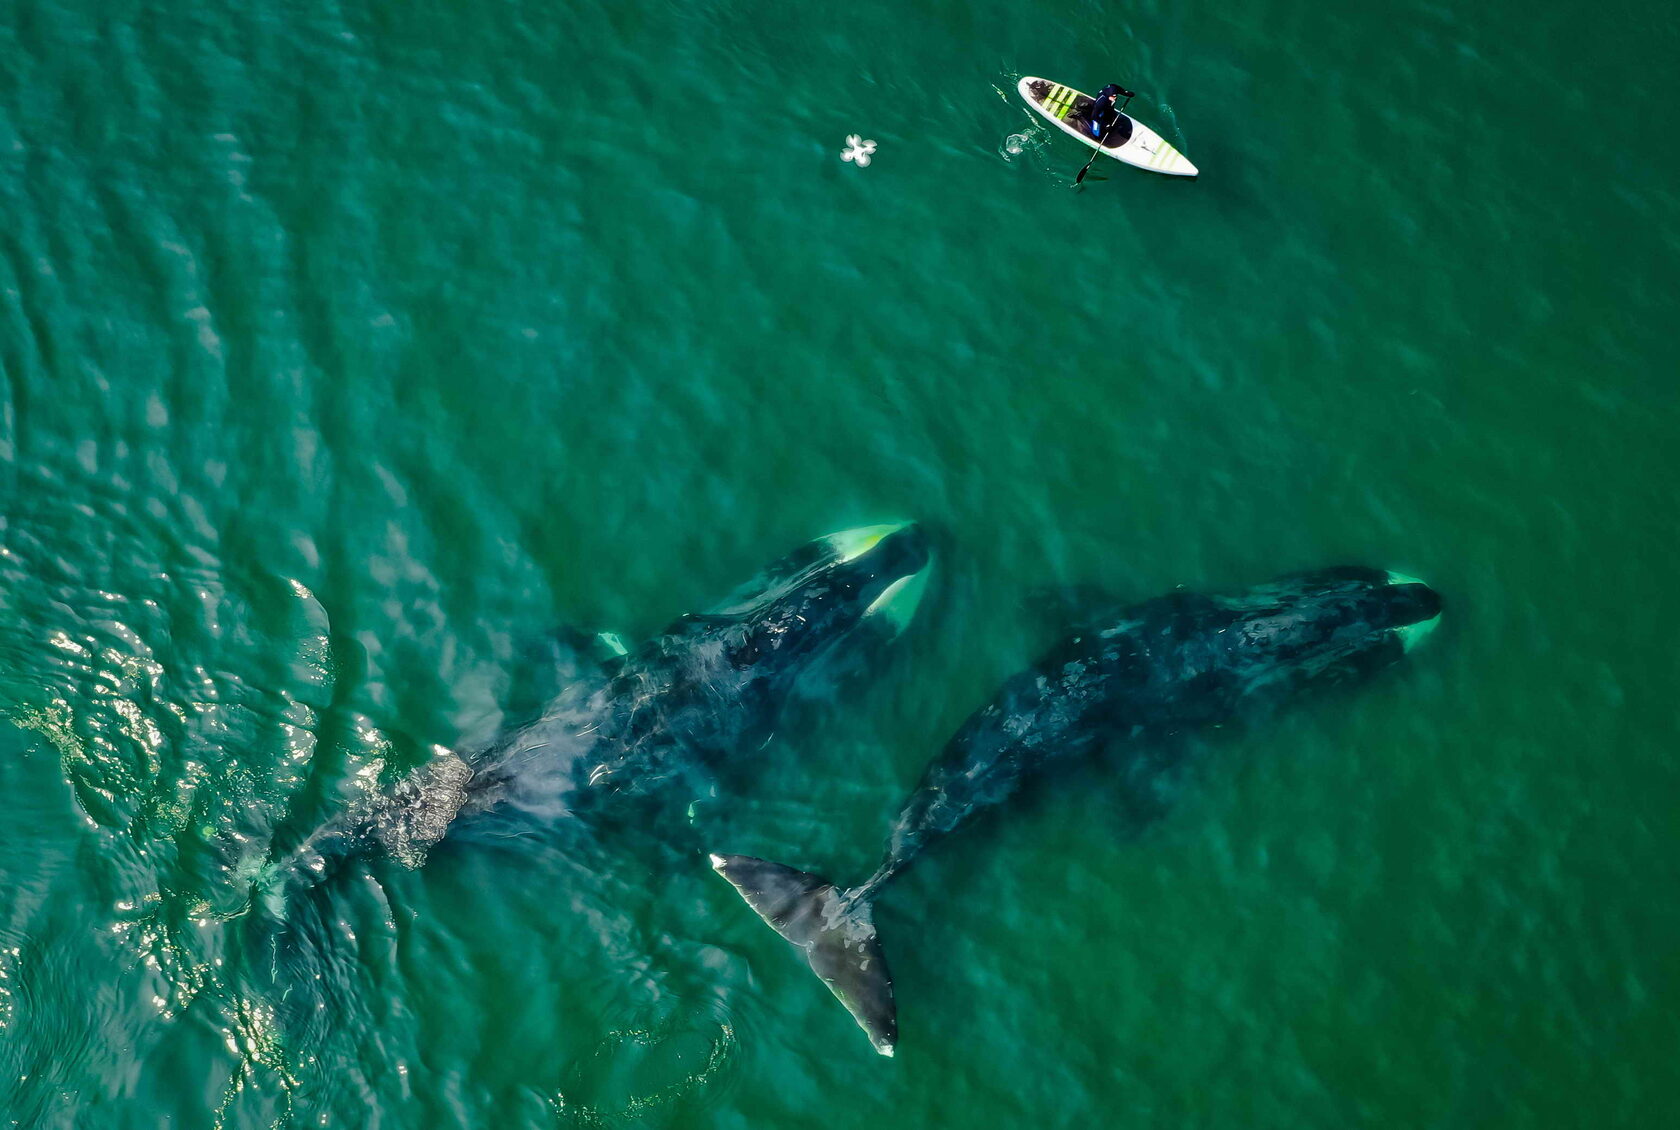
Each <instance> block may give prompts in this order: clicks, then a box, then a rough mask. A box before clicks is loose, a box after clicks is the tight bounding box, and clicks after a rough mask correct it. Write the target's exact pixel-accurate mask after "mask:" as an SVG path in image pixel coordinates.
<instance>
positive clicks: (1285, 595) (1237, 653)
mask: <svg viewBox="0 0 1680 1130" xmlns="http://www.w3.org/2000/svg"><path fill="white" fill-rule="evenodd" d="M1440 611H1441V602H1440V598H1439V597H1438V596H1437V595H1436V593H1435V592H1434V590H1433V589H1431V588H1429V587H1428V586H1427V585H1424V584H1422V583H1421V582H1418V581H1415V580H1413V579H1412V578H1410V577H1404V576H1400V575H1398V574H1393V573H1387V572H1383V571H1380V570H1375V569H1365V568H1357V567H1348V568H1337V569H1328V570H1321V571H1317V572H1312V573H1303V574H1299V575H1294V576H1289V577H1284V578H1280V579H1279V580H1276V581H1273V582H1271V583H1270V584H1265V585H1261V586H1259V587H1257V588H1251V589H1248V590H1247V591H1244V592H1237V593H1232V594H1227V595H1219V596H1212V595H1197V594H1192V593H1183V592H1181V593H1173V594H1170V595H1168V596H1163V597H1159V598H1157V599H1154V600H1150V601H1146V602H1144V603H1142V604H1138V605H1135V606H1132V607H1130V608H1125V609H1121V610H1119V611H1117V612H1112V613H1109V614H1107V615H1105V616H1102V617H1100V618H1098V619H1096V620H1094V621H1093V622H1092V624H1091V626H1088V627H1086V628H1083V629H1080V630H1078V631H1076V632H1075V633H1073V634H1072V635H1070V636H1068V637H1067V638H1065V639H1064V640H1062V641H1061V642H1060V643H1059V644H1057V645H1056V646H1055V647H1054V648H1053V649H1052V650H1051V651H1050V652H1049V654H1047V655H1046V656H1044V658H1043V659H1042V660H1040V661H1039V662H1038V663H1037V664H1035V665H1034V666H1033V667H1032V668H1030V669H1029V670H1027V671H1024V672H1022V673H1020V674H1018V675H1016V676H1014V677H1013V678H1011V679H1010V680H1009V681H1008V682H1006V683H1005V684H1004V685H1003V687H1002V689H1001V690H999V691H998V693H997V695H996V697H995V698H993V699H992V701H991V702H990V703H988V704H987V705H986V706H984V707H982V708H981V709H980V710H979V711H977V712H976V713H975V714H973V715H971V716H970V717H969V719H968V720H967V721H966V722H965V723H964V724H963V725H962V727H961V728H960V729H959V730H958V731H957V733H956V734H955V736H953V737H952V738H951V740H950V742H949V743H948V744H947V745H946V747H945V749H944V751H943V752H942V753H941V754H940V756H939V757H937V758H936V759H935V760H934V761H933V763H932V764H930V765H929V766H928V768H927V771H926V773H925V774H924V776H923V777H922V781H921V783H920V784H919V785H918V786H917V787H916V789H915V791H914V792H912V793H911V794H910V796H909V798H908V799H907V800H906V801H905V802H904V805H903V807H902V809H901V810H900V812H899V815H898V819H897V820H896V821H895V822H894V824H893V827H892V832H891V835H890V836H889V837H888V840H887V848H886V857H885V859H884V860H883V861H882V863H881V865H880V867H879V868H878V869H877V870H876V871H875V873H874V874H873V875H871V876H870V877H869V878H868V879H867V880H865V881H864V882H863V883H861V884H859V885H858V886H856V887H853V888H851V889H849V890H843V889H840V888H837V887H835V886H834V885H833V884H832V883H830V882H829V881H828V880H827V879H824V878H823V877H822V876H820V875H815V874H811V873H809V872H805V871H800V870H796V869H795V868H792V867H787V866H784V865H782V864H779V863H771V862H768V861H766V860H762V859H755V858H753V857H751V856H744V855H713V856H712V857H711V861H712V866H713V867H715V868H716V869H717V870H718V871H719V872H720V873H721V874H722V875H723V877H724V878H726V879H728V880H729V881H730V882H731V883H732V884H734V886H735V888H736V889H737V890H738V891H739V892H740V893H741V895H742V897H743V898H745V899H746V900H747V903H748V904H749V905H750V906H751V907H752V908H753V909H754V910H755V911H757V912H758V913H759V915H760V916H761V917H763V918H764V920H765V921H766V922H768V923H769V924H770V926H771V927H773V928H774V929H775V930H776V931H777V932H778V933H779V934H781V935H782V937H784V938H786V939H787V940H788V941H790V942H792V943H793V944H794V945H795V946H797V947H799V949H800V950H801V951H802V952H803V954H804V956H805V958H806V959H807V960H808V961H809V962H810V965H811V968H812V970H813V971H815V972H816V974H817V976H818V977H820V978H821V979H822V980H823V982H824V983H825V984H827V985H828V987H829V989H830V990H831V991H832V992H833V993H834V995H835V996H836V997H837V998H839V1000H840V1003H841V1004H843V1005H845V1006H846V1008H847V1010H848V1011H850V1012H851V1014H852V1016H853V1018H854V1019H856V1020H857V1022H858V1024H859V1025H860V1026H861V1027H862V1028H863V1030H864V1032H865V1033H866V1034H867V1035H868V1037H869V1040H870V1042H871V1043H872V1044H874V1046H875V1049H876V1050H877V1051H879V1052H880V1053H881V1054H882V1055H892V1054H893V1049H894V1047H895V1046H896V1044H897V1042H898V1015H897V1009H896V1006H895V1004H894V1000H893V984H892V977H891V974H890V973H889V972H888V970H887V962H886V957H885V955H884V954H883V952H882V949H881V943H880V939H879V937H878V936H877V934H876V930H875V925H874V922H873V918H872V914H871V906H872V904H873V902H874V900H875V898H876V896H877V895H878V894H879V893H880V891H881V890H882V888H884V887H885V886H886V885H887V884H888V883H890V882H891V881H892V880H893V879H894V878H896V877H897V876H898V875H899V874H901V873H902V872H903V871H904V869H905V868H906V867H908V866H909V865H910V863H911V861H912V860H914V859H915V858H916V857H917V856H918V855H920V853H921V852H922V851H924V850H925V849H926V848H927V847H928V846H929V845H930V844H932V843H934V842H935V841H937V840H939V839H941V838H943V837H945V836H947V835H949V834H950V833H952V832H954V831H956V830H957V829H958V828H960V827H962V826H963V825H965V824H966V823H968V822H969V821H970V820H971V819H972V818H973V817H974V816H975V815H976V814H978V813H980V812H983V811H985V810H986V809H989V808H993V807H995V806H997V805H1000V804H1003V803H1004V802H1005V801H1007V800H1009V799H1010V798H1011V797H1012V796H1014V795H1015V794H1016V792H1017V790H1018V789H1019V788H1020V787H1021V785H1022V784H1023V783H1024V782H1025V781H1027V780H1028V779H1029V778H1031V777H1034V776H1036V775H1039V774H1042V773H1044V772H1045V771H1046V770H1048V769H1050V768H1051V767H1052V766H1053V765H1055V764H1056V763H1057V762H1066V761H1068V760H1070V759H1072V758H1075V757H1078V756H1081V755H1086V754H1090V753H1093V752H1094V751H1096V750H1097V749H1098V748H1099V747H1102V746H1108V745H1116V746H1117V747H1118V749H1117V750H1116V753H1117V760H1118V762H1119V764H1116V765H1115V766H1114V768H1115V769H1116V770H1117V771H1123V770H1125V769H1127V768H1129V767H1131V766H1135V765H1138V764H1144V765H1147V764H1149V761H1148V760H1146V759H1150V758H1152V755H1153V757H1157V758H1158V756H1159V753H1158V750H1159V743H1160V741H1161V739H1163V738H1166V737H1167V736H1169V735H1172V734H1175V733H1180V732H1185V731H1190V730H1194V729H1198V728H1202V727H1208V726H1214V725H1218V724H1220V723H1223V722H1227V721H1230V720H1232V719H1236V718H1238V717H1241V716H1245V715H1246V716H1253V715H1254V714H1256V713H1264V712H1266V711H1268V710H1270V709H1272V708H1275V707H1277V706H1279V705H1281V704H1282V703H1284V702H1286V701H1288V700H1290V699H1292V698H1295V697H1297V696H1298V695H1299V694H1300V693H1301V692H1302V691H1304V690H1306V689H1308V688H1309V687H1314V686H1318V685H1322V684H1326V683H1338V682H1351V681H1355V680H1360V679H1364V678H1366V677H1368V676H1370V675H1372V674H1374V673H1375V672H1377V671H1379V670H1381V669H1382V668H1384V667H1387V666H1389V665H1390V664H1392V663H1394V662H1395V661H1397V660H1398V659H1399V658H1400V657H1401V656H1402V655H1404V654H1405V652H1406V651H1407V649H1408V648H1409V647H1410V646H1412V645H1413V644H1415V643H1416V642H1417V641H1418V640H1419V639H1420V638H1421V637H1422V636H1423V635H1424V634H1425V633H1427V632H1428V631H1429V630H1430V629H1431V628H1433V627H1434V625H1435V623H1436V621H1437V619H1438V617H1439V615H1440Z"/></svg>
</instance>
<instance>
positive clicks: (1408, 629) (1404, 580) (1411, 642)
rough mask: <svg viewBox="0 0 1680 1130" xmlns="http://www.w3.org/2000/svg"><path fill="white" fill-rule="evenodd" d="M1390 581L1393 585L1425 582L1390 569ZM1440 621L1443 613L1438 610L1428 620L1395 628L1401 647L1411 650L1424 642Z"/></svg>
mask: <svg viewBox="0 0 1680 1130" xmlns="http://www.w3.org/2000/svg"><path fill="white" fill-rule="evenodd" d="M1388 583H1389V584H1391V585H1421V584H1423V582H1422V581H1420V580H1418V579H1417V578H1416V577H1408V576H1407V575H1406V574H1404V573H1395V572H1393V571H1390V572H1389V574H1388ZM1440 622H1441V614H1440V613H1439V612H1437V613H1436V614H1435V615H1434V616H1431V617H1430V618H1429V619H1427V620H1423V621H1420V622H1418V623H1416V624H1407V625H1406V626H1405V627H1404V628H1396V629H1394V634H1395V635H1397V636H1399V637H1400V647H1401V648H1402V649H1403V650H1405V651H1411V650H1412V648H1414V647H1416V646H1417V645H1418V644H1420V643H1422V642H1423V641H1424V639H1425V638H1426V637H1427V636H1428V635H1429V633H1430V632H1433V631H1434V630H1435V626H1436V625H1437V624H1439V623H1440Z"/></svg>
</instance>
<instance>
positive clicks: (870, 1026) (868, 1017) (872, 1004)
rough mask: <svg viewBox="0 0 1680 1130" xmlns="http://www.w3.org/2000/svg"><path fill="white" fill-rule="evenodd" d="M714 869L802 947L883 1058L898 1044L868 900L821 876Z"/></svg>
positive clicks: (758, 864) (729, 858) (760, 864)
mask: <svg viewBox="0 0 1680 1130" xmlns="http://www.w3.org/2000/svg"><path fill="white" fill-rule="evenodd" d="M711 858H712V867H713V868H714V869H716V871H717V872H718V874H720V875H722V876H723V877H724V878H725V879H728V880H729V882H730V883H731V884H733V885H734V887H735V889H736V890H737V891H739V892H741V897H742V898H744V899H746V900H747V905H748V906H750V907H752V908H753V909H754V910H755V911H757V912H758V916H759V917H760V918H762V919H764V921H766V922H768V923H769V924H770V928H771V929H773V930H775V931H776V933H778V934H780V935H781V936H782V937H784V938H786V939H787V940H788V941H790V942H792V943H793V944H794V945H795V946H798V947H799V949H800V950H802V951H803V952H804V954H805V960H806V961H808V962H810V963H811V970H812V972H814V973H815V974H816V975H817V976H818V977H820V978H822V982H823V984H825V985H827V986H828V989H829V991H830V992H831V993H833V994H834V996H835V999H837V1000H838V1001H839V1002H840V1003H841V1004H843V1005H845V1006H846V1011H847V1012H850V1013H851V1014H852V1019H854V1020H856V1021H857V1022H858V1026H859V1027H860V1028H862V1029H863V1031H864V1033H865V1034H866V1035H867V1036H868V1037H869V1042H870V1043H871V1044H873V1045H875V1050H876V1051H878V1052H880V1053H881V1054H882V1055H888V1056H890V1055H892V1054H893V1046H894V1045H895V1044H896V1043H897V1042H898V1011H897V1009H896V1007H895V1006H894V1005H893V988H892V974H891V973H889V972H888V971H887V961H886V958H885V956H883V955H882V953H881V941H880V939H879V938H878V937H877V936H876V933H875V923H874V921H873V918H872V916H871V914H870V907H869V901H868V899H866V898H859V897H854V896H851V893H850V892H847V891H839V890H836V889H835V887H834V884H833V883H830V882H829V881H828V880H827V879H824V878H823V877H822V876H821V875H813V874H811V873H810V872H808V871H800V870H797V869H796V868H793V867H784V866H782V865H781V864H780V863H771V862H769V861H768V860H763V859H754V858H753V857H752V856H750V855H714V856H712V857H711Z"/></svg>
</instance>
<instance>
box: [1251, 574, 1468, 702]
mask: <svg viewBox="0 0 1680 1130" xmlns="http://www.w3.org/2000/svg"><path fill="white" fill-rule="evenodd" d="M1230 605H1231V606H1232V609H1233V611H1234V612H1235V613H1236V616H1235V618H1234V621H1233V623H1232V625H1231V627H1232V628H1234V629H1235V630H1236V631H1237V632H1238V633H1239V639H1240V641H1241V645H1240V646H1241V651H1242V652H1243V654H1244V655H1245V656H1246V657H1247V658H1248V660H1249V661H1250V662H1249V669H1250V671H1251V673H1252V675H1253V677H1254V679H1255V680H1256V682H1271V681H1274V680H1279V681H1283V682H1287V683H1315V682H1339V681H1343V680H1346V679H1348V678H1351V677H1357V676H1361V675H1366V674H1370V673H1372V672H1375V671H1377V670H1380V669H1381V668H1384V667H1387V666H1389V665H1390V664H1392V663H1394V662H1396V661H1398V660H1399V659H1400V658H1401V657H1402V656H1403V655H1405V654H1406V652H1408V651H1410V650H1411V649H1412V648H1414V647H1416V646H1417V645H1418V644H1419V643H1420V642H1421V641H1422V640H1423V639H1424V637H1425V636H1427V635H1428V634H1429V633H1430V632H1431V631H1433V630H1434V628H1435V626H1436V624H1437V623H1438V622H1439V621H1440V617H1441V598H1440V596H1439V594H1437V593H1436V592H1435V590H1434V589H1432V588H1430V587H1429V586H1428V585H1426V584H1424V583H1423V582H1422V581H1419V580H1417V579H1416V578H1415V577H1408V576H1406V575H1404V574H1401V573H1390V572H1388V571H1386V570H1382V569H1369V568H1364V567H1360V566H1344V567H1341V568H1335V569H1319V570H1315V571H1313V572H1309V573H1296V574H1292V575H1290V576H1287V577H1280V578H1278V579H1277V580H1275V581H1273V582H1271V583H1270V584H1266V585H1261V586H1260V587H1258V588H1255V589H1251V590H1249V591H1248V592H1246V593H1244V594H1243V595H1242V596H1241V597H1238V598H1233V599H1232V600H1231V601H1230Z"/></svg>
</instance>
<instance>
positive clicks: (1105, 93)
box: [1085, 82, 1137, 141]
mask: <svg viewBox="0 0 1680 1130" xmlns="http://www.w3.org/2000/svg"><path fill="white" fill-rule="evenodd" d="M1136 97H1137V95H1136V94H1135V93H1133V92H1132V91H1130V90H1127V89H1126V88H1125V87H1123V86H1121V85H1120V84H1119V83H1117V82H1111V83H1109V84H1108V85H1107V86H1105V87H1103V88H1102V89H1101V90H1099V91H1097V97H1096V101H1094V102H1092V103H1091V106H1090V109H1088V110H1086V111H1085V132H1086V133H1088V134H1090V135H1091V136H1092V137H1094V138H1096V139H1097V140H1098V141H1101V140H1102V139H1103V138H1104V137H1105V136H1106V135H1107V134H1108V132H1109V130H1111V129H1113V128H1114V125H1115V123H1116V122H1118V121H1119V120H1120V109H1119V107H1117V106H1115V105H1114V103H1115V102H1116V101H1117V100H1119V99H1121V98H1124V99H1125V100H1126V101H1128V102H1130V101H1131V100H1132V99H1133V98H1136ZM1131 132H1132V131H1131V130H1130V129H1127V130H1126V136H1127V137H1129V136H1131ZM1121 140H1124V138H1122V139H1121Z"/></svg>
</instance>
